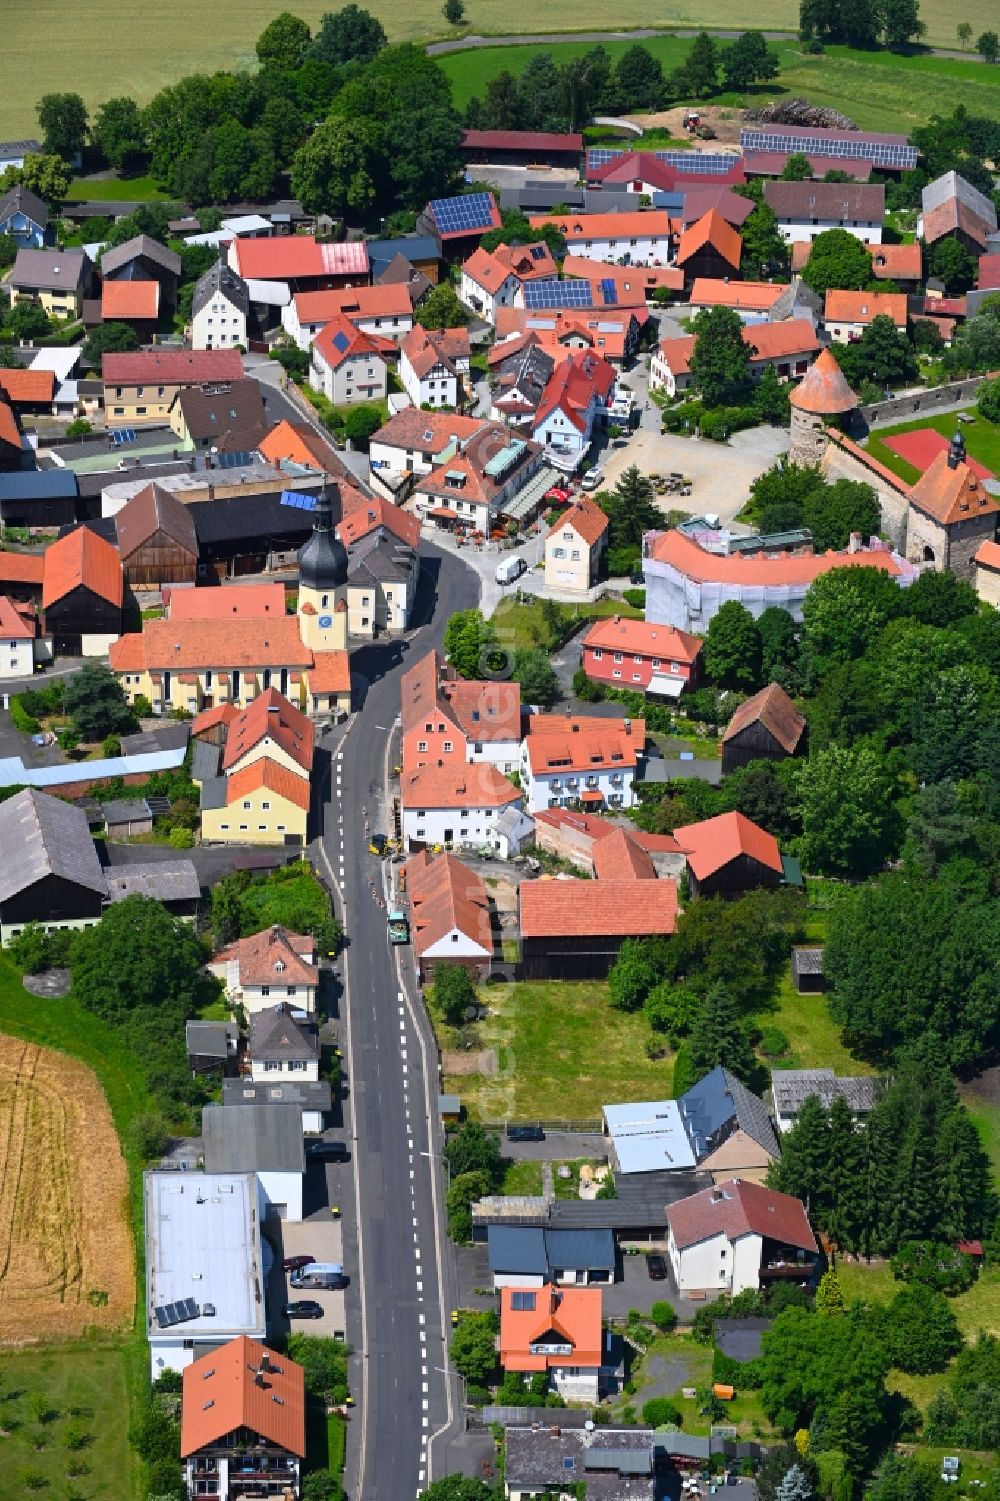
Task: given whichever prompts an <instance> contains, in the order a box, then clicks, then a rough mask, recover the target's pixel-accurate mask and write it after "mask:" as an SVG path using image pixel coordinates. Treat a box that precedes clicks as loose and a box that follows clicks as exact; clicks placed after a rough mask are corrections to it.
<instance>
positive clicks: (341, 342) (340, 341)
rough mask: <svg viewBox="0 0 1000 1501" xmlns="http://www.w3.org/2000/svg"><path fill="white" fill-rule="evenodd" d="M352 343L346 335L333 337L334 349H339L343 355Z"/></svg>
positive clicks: (341, 334) (340, 334)
mask: <svg viewBox="0 0 1000 1501" xmlns="http://www.w3.org/2000/svg"><path fill="white" fill-rule="evenodd" d="M350 342H351V341H350V339H349V338H348V337H347V335H346V334H345V333H339V334H334V336H333V347H334V349H339V350H340V353H341V354H343V353H344V351H345V350H346V348H347V346H348V345H349V344H350Z"/></svg>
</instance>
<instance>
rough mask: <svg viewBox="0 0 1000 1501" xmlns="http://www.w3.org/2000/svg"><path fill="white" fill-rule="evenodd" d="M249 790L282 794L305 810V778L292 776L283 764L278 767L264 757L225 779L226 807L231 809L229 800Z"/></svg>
mask: <svg viewBox="0 0 1000 1501" xmlns="http://www.w3.org/2000/svg"><path fill="white" fill-rule="evenodd" d="M252 792H273V793H274V795H275V797H283V798H284V799H285V801H286V802H289V803H294V804H295V806H296V807H297V808H301V809H302V810H303V812H306V813H307V812H308V811H309V782H308V780H307V779H306V778H305V777H300V776H296V774H295V772H294V771H289V770H288V768H287V767H286V766H279V765H278V763H277V761H269V760H268V758H267V757H266V756H262V757H261V758H260V760H259V761H251V762H250V765H249V766H244V767H242V769H241V770H240V771H234V772H232V773H231V774H230V775H229V776H228V777H227V778H226V807H227V808H231V807H232V805H233V803H237V802H239V800H240V799H241V798H244V797H249V795H250V793H252Z"/></svg>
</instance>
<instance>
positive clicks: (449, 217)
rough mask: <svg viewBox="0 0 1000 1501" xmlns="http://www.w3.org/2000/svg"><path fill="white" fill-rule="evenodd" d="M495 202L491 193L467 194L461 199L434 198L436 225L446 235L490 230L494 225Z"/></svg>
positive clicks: (432, 211) (432, 205)
mask: <svg viewBox="0 0 1000 1501" xmlns="http://www.w3.org/2000/svg"><path fill="white" fill-rule="evenodd" d="M493 209H494V200H493V195H492V194H491V193H466V194H465V195H464V196H463V197H460V198H432V199H431V213H432V214H433V216H434V223H435V224H436V225H437V227H438V229H439V230H440V231H441V233H442V234H444V235H452V234H460V233H461V232H462V230H468V231H469V232H470V233H471V232H472V231H473V230H476V229H489V228H490V227H491V225H492V224H493Z"/></svg>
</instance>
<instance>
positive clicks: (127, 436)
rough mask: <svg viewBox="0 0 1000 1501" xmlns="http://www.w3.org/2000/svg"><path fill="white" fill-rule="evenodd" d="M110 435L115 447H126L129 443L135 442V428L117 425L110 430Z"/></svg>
mask: <svg viewBox="0 0 1000 1501" xmlns="http://www.w3.org/2000/svg"><path fill="white" fill-rule="evenodd" d="M108 437H109V438H110V439H111V442H112V444H113V445H114V447H115V448H124V447H125V445H126V444H127V443H134V442H135V428H134V427H116V428H113V429H111V431H109V433H108Z"/></svg>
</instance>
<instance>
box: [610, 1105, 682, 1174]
mask: <svg viewBox="0 0 1000 1501" xmlns="http://www.w3.org/2000/svg"><path fill="white" fill-rule="evenodd" d="M604 1119H605V1121H606V1122H607V1126H608V1131H609V1132H610V1134H611V1139H612V1141H613V1142H614V1147H615V1155H616V1156H617V1158H618V1166H619V1168H620V1170H621V1171H622V1172H623V1173H653V1172H659V1171H662V1170H663V1169H675V1168H692V1167H694V1166H695V1162H696V1158H695V1155H694V1152H693V1151H692V1148H691V1143H690V1141H689V1140H688V1135H687V1132H686V1131H685V1129H684V1122H683V1121H682V1119H681V1113H680V1110H679V1109H678V1106H677V1101H676V1100H650V1101H646V1102H643V1103H640V1104H629V1105H605V1107H604Z"/></svg>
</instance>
